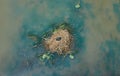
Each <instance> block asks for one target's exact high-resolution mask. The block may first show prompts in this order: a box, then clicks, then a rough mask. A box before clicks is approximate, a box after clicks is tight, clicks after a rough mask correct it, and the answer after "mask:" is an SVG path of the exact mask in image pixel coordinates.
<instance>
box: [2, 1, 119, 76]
mask: <svg viewBox="0 0 120 76" xmlns="http://www.w3.org/2000/svg"><path fill="white" fill-rule="evenodd" d="M0 6H1V7H0V10H1V11H0V76H119V75H120V64H119V63H120V0H99V1H98V0H6V1H5V0H1V1H0ZM64 22H66V23H69V24H70V25H69V27H70V28H72V31H71V32H72V35H73V37H74V47H73V48H72V50H73V51H77V53H76V54H75V55H74V59H70V58H69V57H66V58H63V57H61V56H58V55H55V58H56V60H55V61H54V62H53V63H51V62H45V63H44V62H41V61H40V60H39V59H38V58H37V55H38V54H41V53H43V52H44V51H46V50H45V49H44V46H43V45H40V47H39V48H33V47H32V46H33V44H34V42H33V41H32V40H30V39H29V38H28V34H34V35H37V36H39V37H40V38H41V37H42V36H43V35H44V34H45V33H46V32H49V33H50V32H51V30H52V29H54V27H57V26H58V25H59V24H61V23H64ZM60 39H61V38H58V40H60Z"/></svg>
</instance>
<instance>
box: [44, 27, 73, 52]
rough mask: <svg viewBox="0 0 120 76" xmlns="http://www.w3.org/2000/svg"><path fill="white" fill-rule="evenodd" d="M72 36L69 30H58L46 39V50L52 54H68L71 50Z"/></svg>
mask: <svg viewBox="0 0 120 76" xmlns="http://www.w3.org/2000/svg"><path fill="white" fill-rule="evenodd" d="M72 40H73V38H72V35H71V34H70V32H69V31H68V30H67V29H61V28H59V29H57V30H56V31H54V32H53V33H52V35H51V37H49V38H45V40H44V45H45V48H46V49H47V50H48V51H50V52H51V53H55V52H57V53H58V54H66V53H69V52H70V51H71V50H70V49H71V43H72Z"/></svg>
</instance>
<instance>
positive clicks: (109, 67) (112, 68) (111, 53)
mask: <svg viewBox="0 0 120 76" xmlns="http://www.w3.org/2000/svg"><path fill="white" fill-rule="evenodd" d="M105 48H108V50H106V49H105ZM101 49H102V51H104V54H105V57H104V59H103V61H104V62H105V69H106V73H107V74H108V75H111V76H116V75H118V74H119V68H120V67H119V64H118V63H119V62H120V56H119V54H120V53H119V50H120V43H119V42H118V41H116V40H108V41H106V42H105V44H103V47H101Z"/></svg>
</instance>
